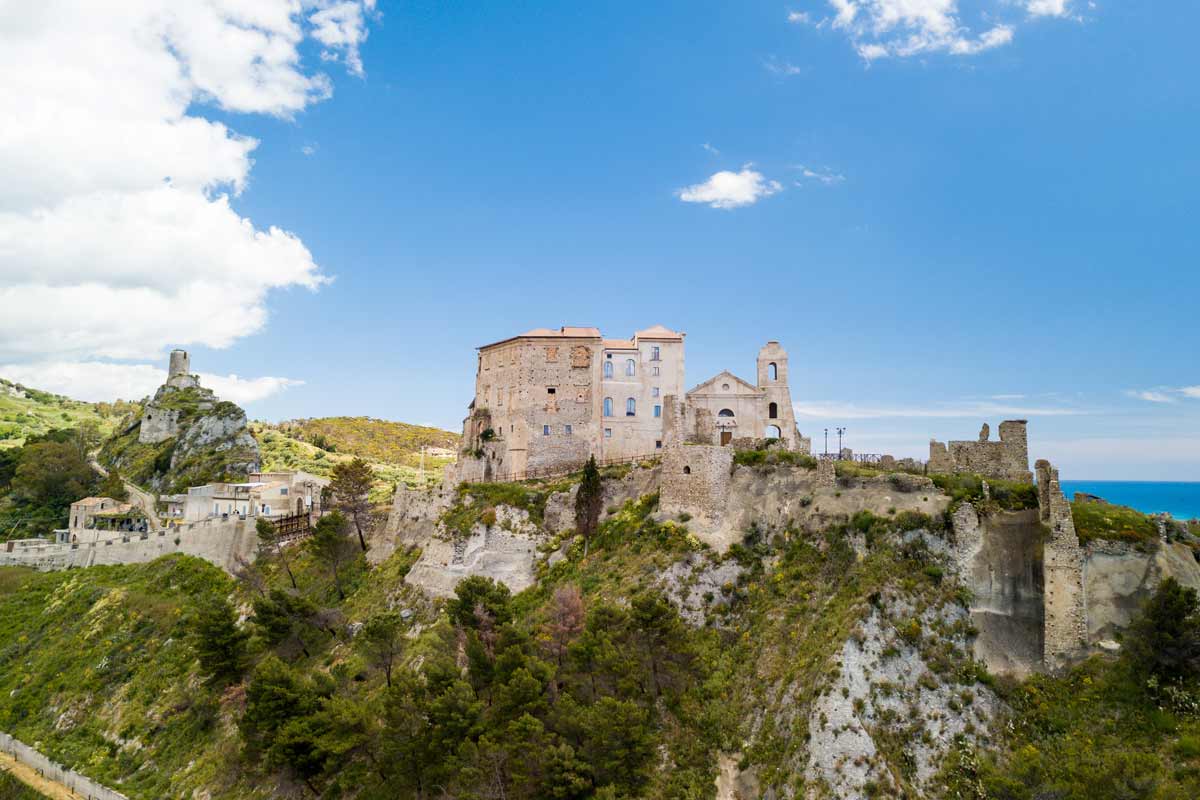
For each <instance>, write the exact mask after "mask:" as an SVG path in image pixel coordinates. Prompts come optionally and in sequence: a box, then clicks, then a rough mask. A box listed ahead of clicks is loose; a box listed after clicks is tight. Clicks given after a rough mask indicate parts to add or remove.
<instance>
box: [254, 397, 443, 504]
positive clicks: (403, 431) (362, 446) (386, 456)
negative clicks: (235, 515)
mask: <svg viewBox="0 0 1200 800" xmlns="http://www.w3.org/2000/svg"><path fill="white" fill-rule="evenodd" d="M301 422H302V423H303V424H301ZM250 432H251V434H253V435H254V438H255V439H257V440H258V447H259V452H260V454H261V456H262V466H263V469H264V470H267V471H272V470H302V471H304V472H309V473H312V474H313V475H320V476H321V477H324V478H327V477H329V476H330V474H331V473H332V472H333V467H334V465H335V464H338V463H342V462H345V461H350V460H352V459H353V458H356V457H357V458H362V459H363V460H364V461H367V462H368V463H369V464H371V467H372V469H373V470H374V471H375V474H376V476H377V477H378V479H379V480H378V483H377V485H376V490H375V492H373V493H372V498H373V499H374V500H376V501H377V502H386V501H387V500H388V499H389V498H390V497H391V494H392V490H393V488H394V487H395V486H397V485H398V484H400V483H405V484H407V485H409V486H418V485H422V484H431V483H436V482H437V481H439V480H441V477H442V467H443V466H445V465H446V464H449V463H451V462H452V461H454V456H451V455H444V454H437V455H434V454H429V453H427V454H426V456H425V466H424V471H422V469H421V454H420V448H421V447H422V445H424V446H427V447H430V448H438V449H440V450H441V451H442V452H443V453H444V452H445V451H447V450H449V451H454V450H455V449H456V448H457V446H458V438H459V437H458V435H457V434H453V433H450V432H448V431H442V430H438V429H437V428H424V427H420V426H417V425H407V424H405V423H403V422H388V421H386V420H374V419H370V418H368V417H329V418H325V419H315V420H302V421H299V422H286V423H282V424H279V425H275V424H271V423H266V422H257V421H256V422H252V423H251V424H250ZM393 435H394V436H396V437H397V438H396V440H395V441H389V440H388V438H387V437H389V436H393Z"/></svg>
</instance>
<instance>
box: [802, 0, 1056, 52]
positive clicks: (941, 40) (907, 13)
mask: <svg viewBox="0 0 1200 800" xmlns="http://www.w3.org/2000/svg"><path fill="white" fill-rule="evenodd" d="M828 3H829V6H830V10H831V12H832V15H831V16H829V17H827V18H825V19H822V20H821V21H820V22H819V23H817V27H825V26H829V27H831V28H833V29H835V30H839V31H841V32H843V33H845V34H846V35H847V36H848V37H849V39H850V41H851V43H852V44H853V46H854V48H855V50H856V51H857V52H858V54H859V55H860V56H861V57H862V58H864V59H865V60H867V61H874V60H876V59H880V58H887V57H893V58H905V57H908V56H915V55H920V54H926V53H948V54H951V55H959V56H969V55H975V54H977V53H982V52H985V51H987V50H992V49H995V48H997V47H1002V46H1003V45H1006V44H1008V43H1009V42H1011V41H1012V40H1013V37H1014V35H1015V32H1016V27H1017V24H1018V23H1019V22H1020V21H1021V20H1020V17H1021V16H1022V15H1021V13H1020V11H1021V10H1023V11H1024V16H1027V17H1064V16H1067V14H1068V13H1069V5H1070V3H1069V0H1022V2H1019V3H1016V4H1014V2H1013V0H985V1H984V2H982V3H980V4H975V6H978V8H976V9H975V10H977V12H978V13H976V14H975V15H974V16H973V17H971V18H967V16H966V15H964V14H963V13H962V11H961V10H960V9H959V4H958V0H828ZM788 20H789V21H790V22H807V21H808V20H807V19H795V20H793V19H792V18H791V15H789V17H788Z"/></svg>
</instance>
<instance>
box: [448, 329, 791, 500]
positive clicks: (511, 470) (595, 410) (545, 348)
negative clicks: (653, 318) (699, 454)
mask: <svg viewBox="0 0 1200 800" xmlns="http://www.w3.org/2000/svg"><path fill="white" fill-rule="evenodd" d="M683 345H684V334H682V333H679V332H677V331H673V330H670V329H668V328H665V327H663V326H661V325H656V326H654V327H651V328H647V329H645V330H641V331H638V332H636V333H635V334H634V335H633V336H632V337H631V338H629V339H606V338H605V337H604V336H603V335H602V334H601V333H600V331H599V329H597V328H592V327H569V326H564V327H561V328H558V329H557V330H553V329H548V328H538V329H535V330H531V331H528V332H526V333H523V334H520V335H519V336H514V337H511V338H508V339H502V340H500V341H498V342H493V343H492V344H487V345H484V346H483V347H480V348H479V360H478V369H477V371H476V378H475V399H474V400H473V402H472V403H471V406H470V413H469V415H468V416H467V418H466V420H464V422H463V447H464V453H463V457H462V458H460V459H459V462H458V464H457V465H456V466H455V467H454V470H455V472H456V477H457V478H458V479H459V480H471V481H479V480H493V479H501V478H507V477H520V476H525V475H533V474H538V473H548V472H553V471H555V470H558V469H561V468H564V467H576V466H580V465H582V464H583V462H585V461H586V460H587V458H588V457H589V456H591V455H595V456H596V458H597V459H598V460H601V461H614V460H621V459H631V458H637V457H646V456H652V455H655V454H656V453H658V452H659V451H661V450H662V449H663V445H664V430H665V428H664V424H663V423H664V419H665V416H666V414H665V409H666V408H667V398H676V399H677V398H680V397H685V395H684V392H683V388H684V385H685V384H684V346H683ZM678 405H679V404H678V403H676V406H678ZM685 405H686V407H687V409H689V410H691V409H692V408H693V406H694V408H695V409H697V410H699V411H698V412H697V411H691V413H692V418H693V419H694V417H695V415H696V413H699V415H700V416H701V417H703V416H705V413H706V412H705V411H704V410H701V409H708V410H710V411H711V416H712V417H713V418H715V419H719V420H720V422H719V424H716V425H714V427H713V431H714V433H713V437H712V438H713V440H714V441H713V442H712V443H713V444H721V443H726V444H727V443H730V442H731V441H732V440H733V439H734V438H763V437H774V438H779V439H782V440H783V441H784V442H786V443H787V445H788V446H789V447H796V446H799V445H800V443H801V439H800V437H799V435H798V434H797V432H796V423H795V418H794V416H793V412H792V404H791V394H790V392H789V390H788V385H787V353H786V352H784V350H783V348H782V347H780V346H779V343H778V342H770V343H768V344H767V345H766V346H765V347H764V348H763V349H762V351H761V352H760V353H759V364H758V382H757V385H755V384H750V383H748V382H746V381H742V380H740V379H738V378H736V377H735V376H733V375H732V374H730V373H727V372H723V373H721V374H720V375H718V376H716V377H715V378H713V379H712V380H710V381H706V382H705V383H702V384H700V385H699V386H697V387H696V388H695V389H693V390H692V391H691V392H688V393H687V395H686V404H685Z"/></svg>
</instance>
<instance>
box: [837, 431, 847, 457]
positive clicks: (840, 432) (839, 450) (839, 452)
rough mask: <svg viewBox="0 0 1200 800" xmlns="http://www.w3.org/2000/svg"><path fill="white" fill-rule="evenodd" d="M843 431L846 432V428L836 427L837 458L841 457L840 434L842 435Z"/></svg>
mask: <svg viewBox="0 0 1200 800" xmlns="http://www.w3.org/2000/svg"><path fill="white" fill-rule="evenodd" d="M845 433H846V429H845V428H838V429H837V435H838V458H841V457H842V436H844V435H845Z"/></svg>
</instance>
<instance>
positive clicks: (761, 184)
mask: <svg viewBox="0 0 1200 800" xmlns="http://www.w3.org/2000/svg"><path fill="white" fill-rule="evenodd" d="M781 191H783V186H781V185H780V183H779V181H773V180H768V179H766V178H764V177H763V174H762V173H761V172H757V171H756V170H754V169H752V168H751V167H750V165H746V166H745V167H742V169H741V171H739V172H730V171H729V170H721V171H720V172H717V173H715V174H713V176H712V177H711V178H709V179H708V180H706V181H704V182H703V183H697V184H693V185H692V186H685V187H684V188H682V189H680V190H679V191H678V192H676V194H677V196H678V197H679V199H680V200H682V201H683V202H685V203H706V204H707V205H709V206H711V207H712V208H722V209H726V210H728V209H733V208H740V207H742V206H748V205H753V204H754V203H757V202H758V201H759V200H761V199H762V198H764V197H770V196H771V195H773V194H776V193H777V192H781Z"/></svg>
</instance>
